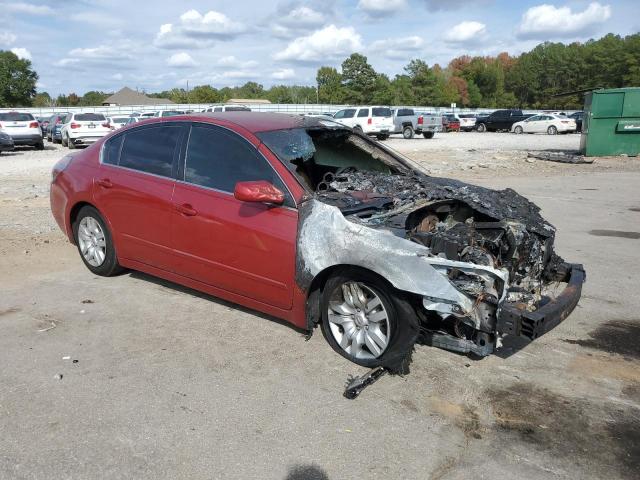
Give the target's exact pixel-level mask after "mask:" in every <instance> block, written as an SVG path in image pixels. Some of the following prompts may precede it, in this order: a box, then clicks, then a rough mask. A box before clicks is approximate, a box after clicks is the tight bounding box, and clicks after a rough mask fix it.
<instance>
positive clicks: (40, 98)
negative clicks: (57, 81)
mask: <svg viewBox="0 0 640 480" xmlns="http://www.w3.org/2000/svg"><path fill="white" fill-rule="evenodd" d="M32 104H33V106H34V107H50V106H51V105H53V100H52V99H51V95H49V94H48V93H47V92H42V93H36V96H35V97H34V98H33V103H32Z"/></svg>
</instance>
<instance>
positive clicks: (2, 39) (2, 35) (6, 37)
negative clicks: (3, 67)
mask: <svg viewBox="0 0 640 480" xmlns="http://www.w3.org/2000/svg"><path fill="white" fill-rule="evenodd" d="M16 38H17V37H16V36H15V35H14V34H13V33H11V32H0V45H3V46H7V47H8V46H9V45H13V43H14V42H15V41H16Z"/></svg>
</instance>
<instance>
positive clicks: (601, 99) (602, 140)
mask: <svg viewBox="0 0 640 480" xmlns="http://www.w3.org/2000/svg"><path fill="white" fill-rule="evenodd" d="M580 153H582V154H583V155H586V156H588V157H594V156H606V155H621V154H626V155H638V154H639V153H640V88H612V89H608V90H594V91H593V92H589V93H587V95H586V97H585V101H584V119H583V121H582V136H581V137H580Z"/></svg>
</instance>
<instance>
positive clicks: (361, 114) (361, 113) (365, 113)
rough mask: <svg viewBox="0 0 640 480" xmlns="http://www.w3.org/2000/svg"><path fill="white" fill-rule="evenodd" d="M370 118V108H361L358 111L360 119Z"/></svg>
mask: <svg viewBox="0 0 640 480" xmlns="http://www.w3.org/2000/svg"><path fill="white" fill-rule="evenodd" d="M368 116H369V109H368V108H361V109H360V110H358V118H361V117H368Z"/></svg>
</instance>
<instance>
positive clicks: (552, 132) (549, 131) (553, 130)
mask: <svg viewBox="0 0 640 480" xmlns="http://www.w3.org/2000/svg"><path fill="white" fill-rule="evenodd" d="M557 133H558V129H557V128H556V127H554V126H553V125H551V126H550V127H549V128H547V134H548V135H555V134H557Z"/></svg>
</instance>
